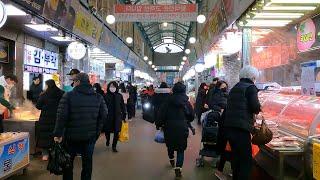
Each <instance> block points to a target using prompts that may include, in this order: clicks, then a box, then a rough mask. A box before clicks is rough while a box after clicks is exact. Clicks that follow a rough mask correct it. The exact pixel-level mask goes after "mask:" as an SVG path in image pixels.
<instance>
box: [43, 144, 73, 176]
mask: <svg viewBox="0 0 320 180" xmlns="http://www.w3.org/2000/svg"><path fill="white" fill-rule="evenodd" d="M70 167H72V162H71V157H70V155H69V154H68V153H67V152H66V150H65V149H64V148H63V147H62V146H61V144H60V143H54V144H53V145H52V147H51V148H50V149H49V161H48V166H47V170H48V171H50V173H53V174H55V175H62V174H63V172H64V170H65V169H69V168H70Z"/></svg>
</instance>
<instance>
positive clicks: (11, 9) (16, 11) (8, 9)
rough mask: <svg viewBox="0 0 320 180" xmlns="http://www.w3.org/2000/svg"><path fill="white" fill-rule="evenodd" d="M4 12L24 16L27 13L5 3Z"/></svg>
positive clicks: (9, 14)
mask: <svg viewBox="0 0 320 180" xmlns="http://www.w3.org/2000/svg"><path fill="white" fill-rule="evenodd" d="M5 7H6V12H7V15H8V16H26V15H27V13H26V12H24V11H22V10H21V9H19V8H17V7H16V6H14V5H12V4H6V5H5Z"/></svg>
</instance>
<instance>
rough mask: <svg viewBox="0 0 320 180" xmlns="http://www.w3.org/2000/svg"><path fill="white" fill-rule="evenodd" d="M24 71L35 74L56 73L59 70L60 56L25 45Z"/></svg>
mask: <svg viewBox="0 0 320 180" xmlns="http://www.w3.org/2000/svg"><path fill="white" fill-rule="evenodd" d="M24 51H25V52H24V69H25V71H28V72H34V73H46V74H53V73H56V72H57V70H58V68H59V54H57V53H54V52H51V51H47V50H43V49H40V48H36V47H33V46H29V45H25V49H24Z"/></svg>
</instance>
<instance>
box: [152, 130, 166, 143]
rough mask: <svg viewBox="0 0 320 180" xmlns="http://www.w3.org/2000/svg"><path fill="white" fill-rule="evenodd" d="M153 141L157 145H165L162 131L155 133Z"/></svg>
mask: <svg viewBox="0 0 320 180" xmlns="http://www.w3.org/2000/svg"><path fill="white" fill-rule="evenodd" d="M154 141H155V142H157V143H161V144H162V143H165V141H164V134H163V131H162V130H159V131H157V133H156V136H155V137H154Z"/></svg>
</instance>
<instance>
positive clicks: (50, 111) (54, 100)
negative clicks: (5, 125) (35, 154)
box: [36, 79, 64, 161]
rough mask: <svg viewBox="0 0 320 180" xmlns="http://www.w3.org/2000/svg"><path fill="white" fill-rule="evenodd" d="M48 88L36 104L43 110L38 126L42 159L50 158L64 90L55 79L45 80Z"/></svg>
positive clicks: (38, 144) (38, 139) (38, 142)
mask: <svg viewBox="0 0 320 180" xmlns="http://www.w3.org/2000/svg"><path fill="white" fill-rule="evenodd" d="M45 86H46V90H45V91H44V92H43V93H42V94H41V95H40V97H39V99H38V102H37V104H36V107H37V109H39V110H41V114H40V118H39V122H38V126H37V147H39V148H42V160H44V161H46V160H48V155H49V154H48V149H49V148H50V146H51V144H52V142H53V141H52V139H53V134H52V132H53V130H54V127H55V124H56V117H57V109H58V105H59V102H60V99H61V97H62V96H63V94H64V92H63V91H62V90H60V89H59V88H58V87H57V86H56V83H55V82H54V80H52V79H50V80H47V81H46V82H45Z"/></svg>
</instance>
